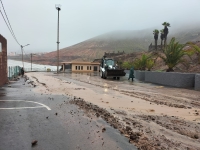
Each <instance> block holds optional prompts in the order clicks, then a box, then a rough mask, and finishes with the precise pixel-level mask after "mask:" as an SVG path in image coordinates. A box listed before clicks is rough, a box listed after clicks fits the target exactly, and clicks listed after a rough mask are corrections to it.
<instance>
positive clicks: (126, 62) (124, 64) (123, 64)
mask: <svg viewBox="0 0 200 150" xmlns="http://www.w3.org/2000/svg"><path fill="white" fill-rule="evenodd" d="M121 66H122V68H125V69H130V68H131V67H132V66H133V62H129V61H125V62H123V63H122V65H121ZM134 67H135V66H134Z"/></svg>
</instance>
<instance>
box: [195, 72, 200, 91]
mask: <svg viewBox="0 0 200 150" xmlns="http://www.w3.org/2000/svg"><path fill="white" fill-rule="evenodd" d="M194 89H195V90H200V74H196V75H195V85H194Z"/></svg>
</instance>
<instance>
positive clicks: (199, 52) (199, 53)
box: [188, 43, 200, 64]
mask: <svg viewBox="0 0 200 150" xmlns="http://www.w3.org/2000/svg"><path fill="white" fill-rule="evenodd" d="M188 45H189V46H191V47H192V52H193V53H196V55H197V56H198V63H199V64H200V47H199V46H197V45H195V44H193V43H188Z"/></svg>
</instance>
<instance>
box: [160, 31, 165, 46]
mask: <svg viewBox="0 0 200 150" xmlns="http://www.w3.org/2000/svg"><path fill="white" fill-rule="evenodd" d="M160 39H161V44H160V45H161V49H162V46H163V40H164V29H162V30H160Z"/></svg>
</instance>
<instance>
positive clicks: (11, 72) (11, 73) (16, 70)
mask: <svg viewBox="0 0 200 150" xmlns="http://www.w3.org/2000/svg"><path fill="white" fill-rule="evenodd" d="M20 74H21V67H19V66H12V67H10V66H9V67H8V79H9V80H12V79H14V78H16V77H17V76H19V75H20Z"/></svg>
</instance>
